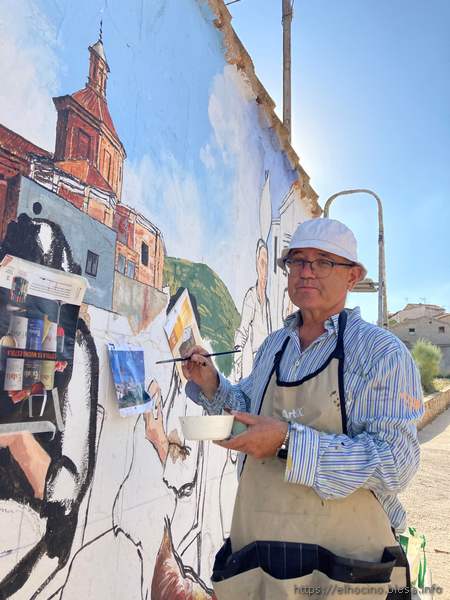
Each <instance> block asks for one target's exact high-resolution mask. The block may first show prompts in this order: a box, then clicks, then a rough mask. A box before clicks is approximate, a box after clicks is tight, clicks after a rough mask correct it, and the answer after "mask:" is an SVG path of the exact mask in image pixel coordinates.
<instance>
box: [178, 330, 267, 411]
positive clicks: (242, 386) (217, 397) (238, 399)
mask: <svg viewBox="0 0 450 600" xmlns="http://www.w3.org/2000/svg"><path fill="white" fill-rule="evenodd" d="M269 339H270V336H269V337H267V338H266V339H265V340H264V342H263V343H262V344H261V346H260V348H259V349H258V352H257V353H256V355H255V360H254V361H253V369H252V372H251V373H250V375H249V376H248V377H245V378H244V379H241V381H240V382H239V383H237V384H234V385H233V384H232V383H230V382H229V381H228V379H226V377H224V376H223V375H222V374H221V373H219V387H218V388H217V390H216V393H215V394H214V396H213V397H212V398H211V400H209V399H208V398H207V397H206V396H205V395H204V394H203V392H202V391H201V389H200V387H199V386H198V385H197V384H196V383H194V382H193V381H188V382H187V384H186V387H185V391H186V395H187V396H188V398H190V399H191V400H192V401H193V402H195V403H196V404H200V406H203V408H204V409H205V410H206V412H207V413H208V414H210V415H220V414H221V412H222V411H223V409H224V408H229V409H230V410H238V411H240V412H250V407H251V404H252V402H251V398H254V396H255V392H254V385H255V382H256V380H257V379H258V377H261V374H262V373H263V374H264V376H265V377H267V368H268V367H267V365H266V364H265V360H264V359H263V357H264V354H265V352H266V349H267V346H268V342H269ZM266 358H267V357H266ZM268 364H269V365H270V366H271V359H270V361H269V363H268ZM261 372H262V373H261Z"/></svg>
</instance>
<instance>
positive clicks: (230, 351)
mask: <svg viewBox="0 0 450 600" xmlns="http://www.w3.org/2000/svg"><path fill="white" fill-rule="evenodd" d="M236 352H241V348H239V349H238V350H228V351H227V352H211V354H200V356H204V357H205V358H208V357H209V356H223V355H224V354H235V353H236ZM189 359H190V357H189V356H186V358H169V359H168V360H158V361H156V362H155V365H163V364H165V363H175V362H183V361H185V360H189Z"/></svg>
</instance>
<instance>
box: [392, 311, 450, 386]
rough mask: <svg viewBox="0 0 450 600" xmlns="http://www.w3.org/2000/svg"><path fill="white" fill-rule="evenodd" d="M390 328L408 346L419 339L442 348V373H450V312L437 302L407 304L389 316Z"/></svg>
mask: <svg viewBox="0 0 450 600" xmlns="http://www.w3.org/2000/svg"><path fill="white" fill-rule="evenodd" d="M389 329H390V330H391V331H392V333H394V334H395V335H396V336H397V337H399V338H400V339H401V340H402V342H404V344H405V345H406V346H407V347H408V348H410V349H411V348H412V347H413V346H414V344H415V342H416V341H417V340H419V339H423V340H428V341H429V342H431V343H432V344H435V345H436V346H438V347H439V348H440V349H441V350H442V361H441V373H442V374H445V375H446V374H450V313H447V312H446V311H445V309H444V308H443V307H442V306H437V305H436V304H407V305H406V306H405V308H403V309H402V310H399V311H398V312H396V313H394V314H392V315H390V316H389Z"/></svg>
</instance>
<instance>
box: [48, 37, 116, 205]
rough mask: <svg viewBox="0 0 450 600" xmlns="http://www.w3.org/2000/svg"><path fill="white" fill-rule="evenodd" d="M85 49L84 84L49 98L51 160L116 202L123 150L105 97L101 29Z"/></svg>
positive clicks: (104, 65)
mask: <svg viewBox="0 0 450 600" xmlns="http://www.w3.org/2000/svg"><path fill="white" fill-rule="evenodd" d="M89 53H90V63H89V76H88V80H87V84H86V87H85V88H83V89H82V90H80V91H78V92H75V93H74V94H72V95H66V96H59V97H58V98H53V102H54V104H55V107H56V110H57V112H58V122H57V126H56V146H55V164H56V166H58V167H60V168H61V169H63V170H64V171H66V172H68V173H71V174H72V175H74V176H75V177H77V178H78V179H80V180H81V181H83V182H84V183H87V184H89V185H92V186H93V187H96V188H99V189H102V190H104V191H106V192H109V193H113V194H114V196H115V197H116V200H117V201H118V202H119V201H120V197H121V193H122V178H123V163H124V160H125V158H126V152H125V148H124V147H123V144H122V142H121V141H120V138H119V136H118V134H117V132H116V130H115V127H114V123H113V121H112V118H111V115H110V113H109V110H108V104H107V101H106V83H107V79H108V73H109V66H108V62H107V60H106V56H105V50H104V47H103V40H102V32H101V29H100V36H99V39H98V41H97V42H96V43H95V44H94V45H93V46H89Z"/></svg>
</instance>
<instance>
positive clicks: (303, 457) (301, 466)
mask: <svg viewBox="0 0 450 600" xmlns="http://www.w3.org/2000/svg"><path fill="white" fill-rule="evenodd" d="M319 452H320V432H319V431H316V430H315V429H312V428H311V427H307V426H306V425H302V424H300V423H292V422H291V434H290V436H289V448H288V455H287V460H286V472H285V481H287V482H288V483H297V484H301V485H306V486H308V487H313V485H314V480H315V476H316V470H317V465H318V462H319Z"/></svg>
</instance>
